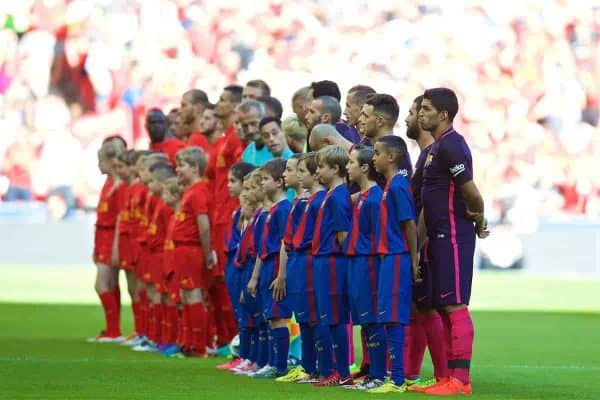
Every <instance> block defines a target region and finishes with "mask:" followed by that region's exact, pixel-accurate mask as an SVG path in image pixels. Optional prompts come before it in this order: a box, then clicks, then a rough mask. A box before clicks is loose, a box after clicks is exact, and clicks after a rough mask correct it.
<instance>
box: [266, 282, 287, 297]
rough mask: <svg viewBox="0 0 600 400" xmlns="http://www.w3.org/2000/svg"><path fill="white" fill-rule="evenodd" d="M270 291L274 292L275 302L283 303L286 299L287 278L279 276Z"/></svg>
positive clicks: (272, 283)
mask: <svg viewBox="0 0 600 400" xmlns="http://www.w3.org/2000/svg"><path fill="white" fill-rule="evenodd" d="M269 290H273V300H275V301H281V300H283V298H284V297H285V278H282V277H280V276H278V277H277V278H275V279H274V280H273V282H271V286H269Z"/></svg>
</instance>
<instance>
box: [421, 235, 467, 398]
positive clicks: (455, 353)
mask: <svg viewBox="0 0 600 400" xmlns="http://www.w3.org/2000/svg"><path fill="white" fill-rule="evenodd" d="M430 250H431V256H432V257H431V262H432V272H433V275H434V276H433V278H434V288H435V289H436V291H434V293H433V294H434V296H433V299H434V302H435V304H436V305H437V307H438V309H439V310H440V311H441V317H442V320H443V323H444V333H445V337H446V340H447V345H448V348H447V355H448V369H449V374H450V375H451V376H450V380H449V381H448V382H447V383H445V384H443V385H435V386H434V387H432V388H430V389H428V390H427V391H425V393H427V394H432V395H449V394H470V393H471V384H470V383H471V382H470V365H471V356H472V349H473V339H474V327H473V321H472V319H471V315H470V313H469V309H468V304H469V300H470V296H471V284H472V277H473V255H474V252H475V238H474V237H473V238H472V239H463V240H462V241H461V242H459V243H452V242H451V241H449V240H432V241H431V244H430Z"/></svg>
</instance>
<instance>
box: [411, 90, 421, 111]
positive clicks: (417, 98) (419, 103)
mask: <svg viewBox="0 0 600 400" xmlns="http://www.w3.org/2000/svg"><path fill="white" fill-rule="evenodd" d="M413 103H415V104H416V106H417V112H419V111H421V105H422V104H423V95H422V94H421V95H419V96H417V97H415V99H414V100H413Z"/></svg>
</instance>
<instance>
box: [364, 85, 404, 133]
mask: <svg viewBox="0 0 600 400" xmlns="http://www.w3.org/2000/svg"><path fill="white" fill-rule="evenodd" d="M365 104H368V105H370V106H373V111H375V112H376V113H378V114H383V115H385V116H386V117H387V118H388V121H389V123H388V126H390V127H393V126H394V125H396V121H398V115H399V114H400V108H399V107H398V102H397V101H396V99H395V98H394V96H391V95H389V94H384V93H380V94H376V95H374V96H372V97H370V98H369V99H368V100H367V101H366V103H365Z"/></svg>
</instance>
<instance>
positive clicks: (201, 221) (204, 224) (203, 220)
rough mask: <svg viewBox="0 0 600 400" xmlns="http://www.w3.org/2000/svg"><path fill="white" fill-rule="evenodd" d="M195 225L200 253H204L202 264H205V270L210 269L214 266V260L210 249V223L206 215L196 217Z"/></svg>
mask: <svg viewBox="0 0 600 400" xmlns="http://www.w3.org/2000/svg"><path fill="white" fill-rule="evenodd" d="M196 223H197V224H198V232H199V234H200V244H201V245H202V252H203V253H204V262H205V263H206V268H208V269H212V267H213V266H214V264H215V260H214V258H213V255H212V248H211V247H210V221H209V219H208V215H207V214H200V215H198V216H197V217H196Z"/></svg>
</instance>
